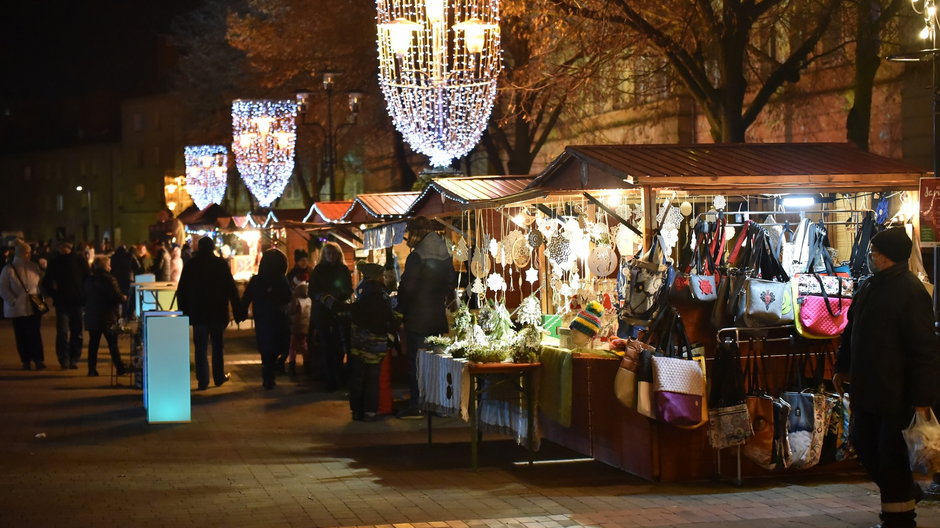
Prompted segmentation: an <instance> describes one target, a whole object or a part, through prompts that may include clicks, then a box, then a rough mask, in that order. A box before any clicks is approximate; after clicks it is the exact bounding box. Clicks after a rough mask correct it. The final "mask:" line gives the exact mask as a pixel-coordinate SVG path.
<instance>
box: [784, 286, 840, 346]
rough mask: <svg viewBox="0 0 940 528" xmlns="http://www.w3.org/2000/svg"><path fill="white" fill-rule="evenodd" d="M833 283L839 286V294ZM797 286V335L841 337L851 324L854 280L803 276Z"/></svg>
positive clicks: (809, 337) (817, 337) (821, 337)
mask: <svg viewBox="0 0 940 528" xmlns="http://www.w3.org/2000/svg"><path fill="white" fill-rule="evenodd" d="M823 279H826V280H825V281H824V280H823ZM813 282H815V283H816V284H813ZM832 282H835V283H836V284H837V285H838V286H836V288H837V289H836V290H835V291H833V290H834V288H833V285H832V284H829V283H832ZM795 284H796V286H795V288H796V289H797V291H796V293H797V296H796V304H797V314H796V315H797V316H796V318H795V322H796V330H797V332H799V334H800V335H801V336H803V337H805V338H807V339H830V338H833V337H837V336H839V335H841V334H842V331H843V330H845V326H846V325H847V324H848V322H849V308H850V307H851V306H852V299H851V298H850V297H851V295H852V280H851V279H847V278H843V277H831V276H827V277H823V276H820V275H816V274H806V275H800V276H799V277H798V278H797V280H796V281H795Z"/></svg>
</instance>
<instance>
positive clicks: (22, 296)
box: [0, 259, 42, 318]
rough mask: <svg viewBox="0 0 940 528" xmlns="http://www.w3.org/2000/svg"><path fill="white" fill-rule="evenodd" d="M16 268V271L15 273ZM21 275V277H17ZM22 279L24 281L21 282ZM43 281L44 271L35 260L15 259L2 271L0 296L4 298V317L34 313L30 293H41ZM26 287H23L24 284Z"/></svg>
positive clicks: (26, 315)
mask: <svg viewBox="0 0 940 528" xmlns="http://www.w3.org/2000/svg"><path fill="white" fill-rule="evenodd" d="M14 270H15V273H14ZM17 275H19V278H17ZM20 279H22V281H23V282H22V283H21V282H20ZM41 282H42V272H41V271H40V270H39V266H37V265H36V263H35V262H29V261H26V262H24V261H22V260H20V259H14V260H13V263H12V264H7V265H6V266H4V267H3V271H0V297H2V298H3V315H4V317H8V318H14V317H29V316H30V315H34V313H33V306H32V304H30V302H29V296H30V294H32V295H36V294H38V293H39V285H40V283H41ZM24 285H25V286H26V288H23V286H24Z"/></svg>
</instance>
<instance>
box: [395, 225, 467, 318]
mask: <svg viewBox="0 0 940 528" xmlns="http://www.w3.org/2000/svg"><path fill="white" fill-rule="evenodd" d="M456 285H457V273H456V272H455V271H454V261H453V259H452V257H451V255H450V253H448V252H447V246H446V245H445V244H444V240H443V239H442V238H441V237H440V235H438V234H437V233H428V234H427V235H426V236H425V237H424V238H423V239H422V240H421V242H419V243H418V245H417V246H416V247H415V249H414V250H413V251H412V252H411V254H410V255H408V259H407V260H405V272H404V273H402V275H401V282H400V283H399V284H398V311H399V312H401V313H402V315H403V316H404V318H405V321H404V322H405V330H407V331H409V332H414V333H416V334H423V335H433V334H443V333H446V332H447V330H448V327H447V314H446V312H445V308H446V306H447V299H448V297H450V295H452V294H453V292H454V288H455V287H456Z"/></svg>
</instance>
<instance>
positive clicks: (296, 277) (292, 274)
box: [287, 266, 310, 288]
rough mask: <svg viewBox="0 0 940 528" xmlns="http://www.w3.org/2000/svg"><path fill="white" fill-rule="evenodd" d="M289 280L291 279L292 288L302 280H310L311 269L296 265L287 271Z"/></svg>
mask: <svg viewBox="0 0 940 528" xmlns="http://www.w3.org/2000/svg"><path fill="white" fill-rule="evenodd" d="M287 280H288V281H290V285H291V287H292V288H293V287H296V286H297V285H298V284H300V283H301V282H310V269H308V268H300V267H297V266H294V267H293V268H291V270H290V271H289V272H288V273H287Z"/></svg>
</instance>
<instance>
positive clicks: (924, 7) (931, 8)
mask: <svg viewBox="0 0 940 528" xmlns="http://www.w3.org/2000/svg"><path fill="white" fill-rule="evenodd" d="M911 7H912V8H914V12H915V13H917V14H918V15H921V16H923V17H924V27H923V29H921V30H920V35H919V36H920V38H921V39H922V40H927V39H930V42H931V44H933V46H932V47H934V48H935V47H936V42H937V4H936V2H935V1H934V0H911Z"/></svg>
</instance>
